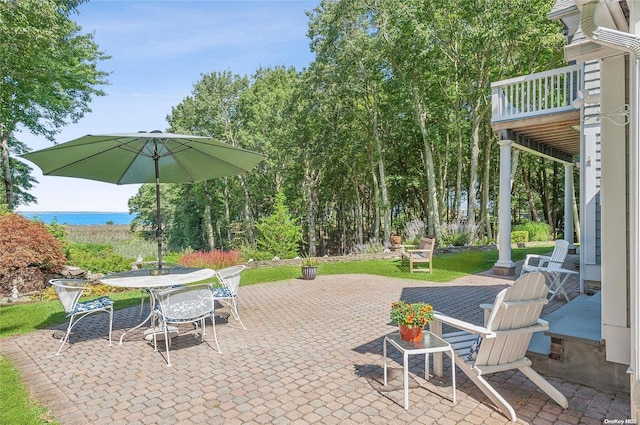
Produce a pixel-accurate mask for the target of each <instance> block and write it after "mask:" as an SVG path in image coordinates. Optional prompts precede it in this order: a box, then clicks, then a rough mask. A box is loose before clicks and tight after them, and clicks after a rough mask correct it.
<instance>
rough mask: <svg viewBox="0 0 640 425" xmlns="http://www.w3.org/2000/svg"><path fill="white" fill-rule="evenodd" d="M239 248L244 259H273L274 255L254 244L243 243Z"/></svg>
mask: <svg viewBox="0 0 640 425" xmlns="http://www.w3.org/2000/svg"><path fill="white" fill-rule="evenodd" d="M238 250H239V251H240V254H241V255H242V258H243V259H244V261H249V260H253V261H268V260H272V259H273V257H274V256H273V255H271V254H270V253H269V252H267V251H262V250H260V249H258V248H256V247H254V246H251V245H247V244H244V245H241V246H240V247H239V248H238Z"/></svg>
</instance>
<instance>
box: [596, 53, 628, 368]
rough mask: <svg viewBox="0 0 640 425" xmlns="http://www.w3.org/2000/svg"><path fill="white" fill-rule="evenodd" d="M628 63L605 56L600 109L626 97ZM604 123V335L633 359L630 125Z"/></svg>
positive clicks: (621, 355)
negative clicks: (629, 249)
mask: <svg viewBox="0 0 640 425" xmlns="http://www.w3.org/2000/svg"><path fill="white" fill-rule="evenodd" d="M625 68H626V63H625V57H624V56H623V55H619V56H615V57H609V58H605V59H603V60H602V61H601V88H602V91H601V97H600V101H601V108H600V109H601V110H600V113H601V114H606V113H608V112H609V111H612V110H614V109H615V108H616V107H618V106H619V105H622V104H624V103H625V102H626V87H627V84H621V81H620V79H621V76H624V75H626V72H625ZM601 127H602V129H601V149H602V182H601V187H602V188H601V210H602V223H601V227H602V235H601V236H602V287H603V291H602V338H603V339H604V340H605V341H606V357H607V360H608V361H611V362H616V363H623V364H629V361H630V355H629V353H630V339H631V335H630V332H629V320H628V319H629V313H628V308H629V293H628V284H627V282H628V271H629V264H628V235H627V231H628V229H627V223H628V218H627V211H628V206H627V198H628V190H627V185H626V184H624V182H627V181H628V176H627V144H626V142H625V141H626V129H625V127H624V126H620V125H616V124H615V123H614V122H612V121H611V120H609V119H605V118H603V119H602V120H601Z"/></svg>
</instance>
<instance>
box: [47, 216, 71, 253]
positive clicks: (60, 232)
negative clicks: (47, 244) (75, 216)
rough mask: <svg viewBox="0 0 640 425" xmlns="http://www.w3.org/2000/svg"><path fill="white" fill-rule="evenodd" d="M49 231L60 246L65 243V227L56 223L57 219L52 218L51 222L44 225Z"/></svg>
mask: <svg viewBox="0 0 640 425" xmlns="http://www.w3.org/2000/svg"><path fill="white" fill-rule="evenodd" d="M46 226H47V230H49V233H51V235H52V236H53V237H54V238H56V239H57V240H58V241H59V242H60V244H62V246H64V245H65V244H66V243H67V228H66V226H64V225H63V224H58V221H57V220H56V219H55V218H54V219H53V220H52V221H51V224H49V225H46Z"/></svg>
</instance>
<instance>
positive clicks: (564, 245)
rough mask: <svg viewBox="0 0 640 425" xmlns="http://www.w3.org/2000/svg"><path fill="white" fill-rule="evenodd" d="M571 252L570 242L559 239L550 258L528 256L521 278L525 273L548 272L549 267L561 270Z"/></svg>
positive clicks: (523, 265) (545, 256)
mask: <svg viewBox="0 0 640 425" xmlns="http://www.w3.org/2000/svg"><path fill="white" fill-rule="evenodd" d="M568 252H569V242H567V241H565V240H563V239H558V240H557V241H556V242H555V247H554V248H553V252H552V253H551V255H550V256H547V255H536V254H527V257H526V258H525V259H524V263H523V264H522V270H520V276H522V275H523V274H525V273H530V272H539V271H546V270H547V269H548V268H549V267H552V268H553V267H555V268H560V267H562V264H563V263H564V260H565V259H566V258H567V253H568Z"/></svg>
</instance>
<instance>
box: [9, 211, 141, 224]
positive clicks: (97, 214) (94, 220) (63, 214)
mask: <svg viewBox="0 0 640 425" xmlns="http://www.w3.org/2000/svg"><path fill="white" fill-rule="evenodd" d="M18 214H20V215H22V216H23V217H25V218H27V219H29V220H36V221H41V222H43V223H45V224H52V223H54V222H55V223H57V224H66V225H69V226H98V225H130V224H131V222H132V221H133V220H134V219H135V218H136V217H137V214H129V213H128V212H103V211H38V212H35V211H24V212H23V211H18Z"/></svg>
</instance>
